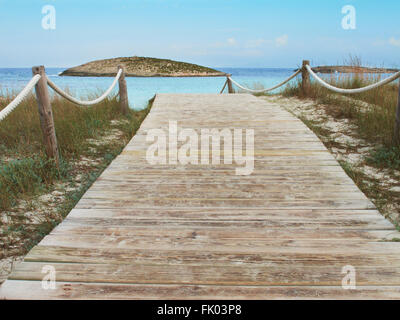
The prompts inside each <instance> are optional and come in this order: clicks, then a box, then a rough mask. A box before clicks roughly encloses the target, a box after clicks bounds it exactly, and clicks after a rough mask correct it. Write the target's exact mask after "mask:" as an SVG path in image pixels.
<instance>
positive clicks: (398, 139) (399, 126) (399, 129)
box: [394, 81, 400, 145]
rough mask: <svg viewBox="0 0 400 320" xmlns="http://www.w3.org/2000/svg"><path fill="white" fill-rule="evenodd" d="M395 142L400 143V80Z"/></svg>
mask: <svg viewBox="0 0 400 320" xmlns="http://www.w3.org/2000/svg"><path fill="white" fill-rule="evenodd" d="M394 142H395V143H396V144H398V145H400V81H399V96H398V98H397V110H396V123H395V126H394Z"/></svg>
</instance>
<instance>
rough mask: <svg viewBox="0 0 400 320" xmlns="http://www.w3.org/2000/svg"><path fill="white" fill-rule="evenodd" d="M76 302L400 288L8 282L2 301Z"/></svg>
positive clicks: (385, 293)
mask: <svg viewBox="0 0 400 320" xmlns="http://www.w3.org/2000/svg"><path fill="white" fill-rule="evenodd" d="M4 297H6V298H9V299H21V298H24V299H35V300H49V299H58V300H63V299H73V300H86V299H92V300H121V299H129V300H130V299H137V300H141V299H143V300H145V299H147V300H175V299H178V300H193V299H196V300H226V299H231V300H247V299H252V300H267V299H269V300H274V299H276V300H282V299H288V300H298V299H307V300H324V299H325V300H332V299H339V300H377V299H382V300H383V299H384V300H388V299H392V300H394V299H400V286H383V287H382V286H381V287H378V286H363V287H361V286H360V287H358V288H357V289H356V290H344V289H343V288H342V287H339V286H290V285H289V286H273V287H267V286H216V285H213V286H199V285H160V284H150V285H139V284H119V283H118V284H112V283H111V284H110V283H107V284H105V283H79V282H57V286H56V289H55V290H44V289H43V288H42V285H41V281H19V280H17V281H15V280H9V281H7V282H6V283H5V284H4V285H3V287H0V299H1V298H4Z"/></svg>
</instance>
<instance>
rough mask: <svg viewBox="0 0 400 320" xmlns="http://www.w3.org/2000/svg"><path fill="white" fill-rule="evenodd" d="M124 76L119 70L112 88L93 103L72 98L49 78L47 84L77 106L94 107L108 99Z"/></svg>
mask: <svg viewBox="0 0 400 320" xmlns="http://www.w3.org/2000/svg"><path fill="white" fill-rule="evenodd" d="M121 75H122V69H119V71H118V74H117V76H116V77H115V79H114V81H113V83H112V84H111V86H110V87H109V88H108V89H107V90H106V91H105V92H104V93H103V94H102V95H101V96H100V97H98V98H97V99H95V100H92V101H81V100H78V99H76V98H74V97H72V96H70V95H69V94H68V93H66V92H65V91H63V90H62V89H60V88H59V87H57V85H56V84H54V82H53V81H51V80H50V79H49V78H47V83H48V85H49V87H50V88H52V89H53V90H54V91H55V92H57V93H58V94H59V95H60V96H62V97H63V98H65V99H67V100H68V101H70V102H72V103H75V104H77V105H80V106H92V105H94V104H97V103H100V102H102V101H103V100H104V99H105V98H107V97H108V95H109V94H110V93H111V91H113V89H114V88H115V86H116V84H117V82H118V80H119V78H120V77H121Z"/></svg>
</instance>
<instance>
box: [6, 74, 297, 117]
mask: <svg viewBox="0 0 400 320" xmlns="http://www.w3.org/2000/svg"><path fill="white" fill-rule="evenodd" d="M217 69H218V70H221V71H223V72H226V73H231V74H232V77H233V78H234V79H235V80H236V81H238V82H239V83H241V84H244V85H248V86H249V85H250V86H251V85H254V84H257V85H263V86H264V87H272V86H273V85H275V84H277V83H279V82H281V81H282V80H284V79H286V78H288V77H289V76H290V75H291V74H293V72H294V71H293V70H294V68H293V69H246V68H217ZM63 70H65V68H47V69H46V73H47V75H48V77H50V78H51V80H52V81H53V82H54V83H55V84H57V85H58V86H59V87H61V88H63V89H68V90H69V92H70V93H71V94H72V95H74V96H76V97H80V98H82V99H88V98H89V97H90V99H92V98H93V97H94V96H96V95H98V94H100V93H102V92H103V91H104V90H105V89H107V88H108V87H109V86H110V85H111V83H112V80H113V79H112V78H107V77H104V78H103V77H100V78H99V77H60V76H58V74H59V73H60V72H61V71H63ZM31 77H32V71H31V69H29V68H3V69H0V91H1V92H2V93H3V94H4V93H7V92H19V91H20V90H21V89H22V88H23V87H24V86H25V85H26V83H27V82H28V81H29V80H30V79H31ZM225 80H226V78H225V77H211V78H191V77H189V78H158V77H157V78H127V86H128V95H129V102H130V107H131V108H134V109H142V108H144V107H145V106H146V105H147V102H148V100H149V99H151V98H152V97H153V96H154V95H155V94H156V93H219V92H220V91H221V89H222V87H223V85H224V83H225ZM292 81H293V80H292ZM117 90H118V86H117V88H116V89H114V92H115V93H117Z"/></svg>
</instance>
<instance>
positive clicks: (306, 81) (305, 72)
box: [301, 60, 310, 95]
mask: <svg viewBox="0 0 400 320" xmlns="http://www.w3.org/2000/svg"><path fill="white" fill-rule="evenodd" d="M306 65H310V61H308V60H303V67H302V69H301V76H302V78H303V81H302V89H303V93H304V94H305V95H307V94H308V93H309V92H310V74H309V73H308V70H307V68H306Z"/></svg>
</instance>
